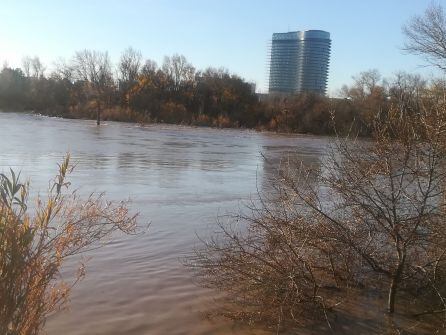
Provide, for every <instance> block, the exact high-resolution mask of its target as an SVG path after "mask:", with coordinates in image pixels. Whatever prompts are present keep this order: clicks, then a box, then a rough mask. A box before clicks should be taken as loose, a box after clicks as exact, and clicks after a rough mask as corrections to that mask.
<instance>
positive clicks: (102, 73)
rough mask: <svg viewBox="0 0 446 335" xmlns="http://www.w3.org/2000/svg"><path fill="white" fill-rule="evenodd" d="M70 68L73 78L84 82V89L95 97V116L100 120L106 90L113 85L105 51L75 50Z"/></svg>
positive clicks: (109, 64)
mask: <svg viewBox="0 0 446 335" xmlns="http://www.w3.org/2000/svg"><path fill="white" fill-rule="evenodd" d="M72 69H73V75H74V78H75V79H76V80H78V81H82V82H84V85H85V88H86V90H87V91H88V92H89V93H90V94H91V96H92V97H93V98H95V99H96V103H97V109H96V110H97V114H96V115H97V118H96V122H97V124H98V125H99V124H100V121H101V109H102V108H103V105H104V104H106V100H107V99H106V97H107V93H108V90H109V89H110V88H111V87H112V86H113V74H112V69H111V62H110V58H109V56H108V53H107V52H98V51H93V50H83V51H78V52H76V54H75V56H74V59H73V62H72Z"/></svg>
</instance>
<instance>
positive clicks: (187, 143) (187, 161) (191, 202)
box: [0, 112, 430, 335]
mask: <svg viewBox="0 0 446 335" xmlns="http://www.w3.org/2000/svg"><path fill="white" fill-rule="evenodd" d="M328 143H329V138H327V137H315V136H302V135H280V134H271V133H258V132H254V131H248V130H233V129H232V130H218V129H210V128H192V127H182V126H170V125H149V126H139V125H136V124H129V123H115V122H104V123H103V124H102V125H101V126H100V127H97V126H96V125H95V121H85V120H66V119H59V118H48V117H42V116H36V115H29V114H18V113H1V112H0V172H7V171H8V169H9V167H11V168H13V169H14V170H16V171H19V170H20V171H21V173H22V176H23V177H26V178H28V179H29V180H30V182H31V194H32V195H36V194H37V193H40V194H41V195H44V194H45V190H46V189H47V187H48V181H49V180H50V179H51V178H52V177H53V176H54V174H55V173H56V170H57V165H56V164H57V163H58V162H60V161H61V159H62V157H63V156H64V155H65V154H66V153H67V152H70V153H71V155H72V162H74V163H75V164H76V168H75V170H74V172H73V174H72V175H71V176H70V181H71V182H72V186H73V188H76V189H78V192H79V193H80V194H84V195H88V194H89V193H90V192H92V191H96V192H105V194H106V197H107V198H108V199H111V200H121V199H126V198H130V199H131V201H132V203H131V206H132V209H133V210H134V211H135V212H136V211H137V212H139V213H140V216H139V224H140V227H141V228H140V230H145V228H146V227H147V226H148V223H149V222H150V227H149V229H148V231H146V232H145V233H143V234H140V235H138V236H116V237H114V238H113V239H112V240H111V241H109V242H108V243H107V244H106V245H105V246H104V247H102V248H100V249H98V250H95V251H93V252H90V253H88V254H85V255H83V256H84V257H85V258H86V259H88V262H87V276H86V278H85V279H84V280H83V281H82V282H81V283H80V284H79V285H78V286H76V287H75V289H74V290H73V291H72V293H71V301H70V304H69V309H68V310H66V311H62V312H59V313H56V314H55V315H53V316H51V317H50V318H49V320H48V322H47V324H46V328H45V330H46V332H47V334H49V335H58V334H66V335H87V334H98V335H99V334H101V335H102V334H104V335H105V334H199V335H200V334H239V335H248V334H274V333H275V331H273V330H271V331H268V330H265V329H259V328H252V327H246V326H241V325H239V324H237V323H234V322H232V321H229V320H224V319H212V320H209V319H207V318H206V317H205V316H204V315H205V314H206V313H207V312H209V311H212V310H213V309H215V308H216V307H218V306H216V303H215V301H214V298H215V293H214V292H211V291H208V290H205V289H203V288H200V287H198V286H197V285H196V284H195V283H194V280H193V274H192V273H191V271H190V269H187V268H185V267H184V266H183V265H182V260H183V259H184V257H186V256H187V255H190V254H191V252H192V251H193V249H194V247H196V246H199V241H198V239H197V235H199V236H201V237H204V238H206V237H207V236H210V235H211V234H212V232H213V231H215V229H216V224H215V221H216V218H217V216H218V215H221V214H225V213H228V212H235V211H238V210H239V208H240V207H243V202H244V201H248V200H249V199H250V197H251V196H252V195H255V193H256V192H257V190H258V189H260V190H262V189H264V188H265V187H267V182H266V180H267V179H268V177H270V176H271V175H272V174H273V173H274V172H275V165H276V164H278V162H279V161H280V160H281V159H282V158H285V157H289V156H295V157H298V158H299V159H301V160H303V161H304V162H306V163H309V164H317V163H318V162H319V161H320V159H321V158H322V156H323V153H324V150H325V148H326V146H327V145H328ZM262 155H264V156H266V157H267V158H268V159H269V162H270V164H266V163H265V161H264V159H263V157H262ZM271 162H272V163H271ZM77 265H78V263H77V260H75V259H73V260H69V261H68V262H67V263H66V266H65V270H64V273H63V274H64V275H65V276H66V277H67V279H69V278H70V277H69V274H70V273H71V272H72V271H74V270H75V269H76V267H77ZM384 298H385V297H384ZM382 300H383V298H382V297H381V298H379V299H377V298H376V296H373V297H366V298H361V299H360V300H359V301H358V302H357V303H355V304H354V305H352V306H348V305H347V306H345V307H342V308H340V313H339V316H338V320H339V321H340V322H339V324H338V325H337V326H336V331H335V332H334V333H336V334H372V333H383V331H384V330H385V329H386V320H385V319H384V318H383V305H382ZM397 319H398V320H399V321H400V322H402V323H404V324H405V325H408V326H409V329H410V328H412V329H413V331H414V332H413V334H421V333H423V334H429V333H430V329H429V327H427V328H426V327H421V328H420V327H419V326H420V325H419V324H418V323H417V322H416V321H414V320H405V319H404V318H402V317H398V318H397ZM377 320H379V321H378V322H377ZM401 320H402V321H401ZM412 326H413V327H412ZM327 330H328V329H327V327H326V325H317V326H315V327H310V329H306V330H302V331H297V332H296V331H292V332H291V333H293V334H295V333H298V334H301V335H303V334H321V333H331V332H330V331H327ZM408 334H411V332H408Z"/></svg>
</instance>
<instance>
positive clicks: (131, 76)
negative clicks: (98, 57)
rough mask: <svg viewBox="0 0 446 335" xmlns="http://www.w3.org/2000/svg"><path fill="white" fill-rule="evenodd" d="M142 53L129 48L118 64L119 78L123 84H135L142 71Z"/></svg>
mask: <svg viewBox="0 0 446 335" xmlns="http://www.w3.org/2000/svg"><path fill="white" fill-rule="evenodd" d="M141 62H142V55H141V52H140V51H138V50H135V49H133V48H131V47H129V48H127V49H126V50H125V51H124V52H123V53H122V55H121V59H120V60H119V63H118V78H119V80H120V81H122V82H128V83H131V82H134V81H135V80H136V79H137V77H138V74H139V71H140V69H141Z"/></svg>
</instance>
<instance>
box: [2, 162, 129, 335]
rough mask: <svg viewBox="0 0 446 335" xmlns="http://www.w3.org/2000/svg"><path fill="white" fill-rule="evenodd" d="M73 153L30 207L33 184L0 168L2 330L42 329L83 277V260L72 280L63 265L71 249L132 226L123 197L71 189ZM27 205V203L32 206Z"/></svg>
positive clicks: (25, 334) (11, 333)
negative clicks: (112, 199)
mask: <svg viewBox="0 0 446 335" xmlns="http://www.w3.org/2000/svg"><path fill="white" fill-rule="evenodd" d="M70 170H71V167H70V164H69V156H68V157H67V158H66V159H65V160H64V162H63V163H62V164H61V165H60V169H59V173H58V174H57V176H56V178H55V180H54V182H53V183H52V185H51V187H50V188H49V190H48V195H47V196H46V197H39V198H38V199H37V203H36V207H35V208H33V209H32V210H30V209H29V207H31V206H30V205H29V200H28V190H29V185H28V184H27V183H21V182H20V181H19V176H17V175H15V174H14V172H13V171H11V175H10V176H6V175H4V174H0V241H1V243H0V333H1V334H7V335H32V334H38V333H40V331H41V330H42V328H43V326H44V324H45V320H46V318H47V316H49V315H50V314H51V313H53V312H55V311H57V310H58V309H60V308H61V307H63V306H64V304H65V303H66V302H67V300H68V296H69V292H70V289H71V288H72V287H73V286H74V285H75V284H76V283H77V282H78V281H79V280H81V279H82V277H83V275H84V267H83V265H82V264H80V267H79V270H78V272H77V274H75V276H74V278H73V280H72V281H71V282H66V281H64V280H63V279H62V277H61V273H60V270H61V267H62V266H63V265H64V262H65V260H66V259H67V258H68V257H70V256H73V255H77V254H79V253H81V252H84V251H88V250H90V249H91V248H95V247H98V242H99V241H101V240H103V239H104V238H106V237H107V236H110V235H111V234H112V233H113V232H115V231H122V232H124V233H132V232H134V229H135V225H136V216H134V215H130V214H129V210H128V208H127V206H126V204H125V203H112V202H108V201H105V200H104V199H103V197H102V195H91V196H90V197H88V198H87V199H86V200H81V199H80V198H79V197H78V196H77V195H76V193H75V192H74V193H70V192H68V191H67V188H68V187H69V185H70V183H69V182H68V181H67V180H66V177H67V174H68V173H69V172H70ZM28 206H29V207H28Z"/></svg>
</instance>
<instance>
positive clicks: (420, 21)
mask: <svg viewBox="0 0 446 335" xmlns="http://www.w3.org/2000/svg"><path fill="white" fill-rule="evenodd" d="M403 33H404V34H405V35H406V38H407V40H406V43H405V46H404V50H406V51H407V52H409V53H412V54H415V55H421V56H423V57H424V59H425V60H426V61H427V62H428V63H430V64H431V65H434V66H436V67H438V68H440V69H441V70H443V71H446V17H445V14H444V11H443V8H442V7H441V6H440V5H436V4H431V5H430V6H429V7H428V8H427V9H426V11H425V12H424V15H423V16H415V17H413V18H412V19H411V20H410V21H409V22H408V24H406V25H405V26H404V27H403Z"/></svg>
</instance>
